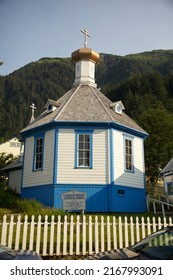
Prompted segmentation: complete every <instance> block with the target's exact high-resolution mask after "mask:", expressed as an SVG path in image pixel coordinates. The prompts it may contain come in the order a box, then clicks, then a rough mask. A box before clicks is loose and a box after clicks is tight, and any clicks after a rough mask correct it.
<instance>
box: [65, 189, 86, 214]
mask: <svg viewBox="0 0 173 280" xmlns="http://www.w3.org/2000/svg"><path fill="white" fill-rule="evenodd" d="M62 200H63V209H64V210H85V208H86V193H85V192H78V191H76V190H72V191H70V192H65V193H63V194H62Z"/></svg>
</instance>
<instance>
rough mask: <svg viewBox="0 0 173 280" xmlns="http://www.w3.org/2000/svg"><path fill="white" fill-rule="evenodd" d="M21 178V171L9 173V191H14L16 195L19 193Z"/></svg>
mask: <svg viewBox="0 0 173 280" xmlns="http://www.w3.org/2000/svg"><path fill="white" fill-rule="evenodd" d="M21 178H22V169H20V170H11V171H10V172H9V178H8V185H9V187H10V189H12V190H14V191H15V192H16V193H19V194H20V193H21V188H20V186H21Z"/></svg>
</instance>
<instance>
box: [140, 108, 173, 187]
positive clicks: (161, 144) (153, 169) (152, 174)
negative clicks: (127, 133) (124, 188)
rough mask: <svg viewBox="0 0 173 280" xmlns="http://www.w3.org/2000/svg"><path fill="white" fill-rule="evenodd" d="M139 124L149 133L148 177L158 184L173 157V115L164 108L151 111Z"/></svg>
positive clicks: (146, 155) (146, 144)
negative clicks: (163, 170) (165, 167)
mask: <svg viewBox="0 0 173 280" xmlns="http://www.w3.org/2000/svg"><path fill="white" fill-rule="evenodd" d="M138 123H139V124H140V125H141V126H142V127H143V128H144V129H145V130H146V131H147V132H148V133H149V136H148V138H147V139H146V140H145V164H146V175H148V176H149V178H150V181H151V183H156V182H157V180H158V178H159V175H160V171H161V169H162V168H163V167H164V166H165V165H166V164H167V162H168V161H169V160H170V159H171V158H172V156H173V129H172V128H173V115H172V113H169V112H167V111H166V110H165V109H163V108H156V109H149V110H148V111H146V112H144V113H143V114H142V115H141V116H140V117H139V119H138Z"/></svg>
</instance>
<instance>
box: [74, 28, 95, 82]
mask: <svg viewBox="0 0 173 280" xmlns="http://www.w3.org/2000/svg"><path fill="white" fill-rule="evenodd" d="M81 31H82V32H83V33H84V34H85V43H84V48H81V49H79V50H77V51H75V52H73V53H72V61H73V63H74V64H75V80H74V86H77V85H79V84H84V85H91V86H94V87H96V86H97V85H96V83H95V65H96V64H97V63H98V61H99V54H98V53H97V52H95V51H93V50H92V49H89V48H87V36H89V37H90V35H89V34H88V32H87V30H81Z"/></svg>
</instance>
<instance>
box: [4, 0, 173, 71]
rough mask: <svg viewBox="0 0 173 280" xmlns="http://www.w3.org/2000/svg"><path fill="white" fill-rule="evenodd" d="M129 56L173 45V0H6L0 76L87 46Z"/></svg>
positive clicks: (98, 50) (64, 55)
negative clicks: (87, 33) (86, 30)
mask: <svg viewBox="0 0 173 280" xmlns="http://www.w3.org/2000/svg"><path fill="white" fill-rule="evenodd" d="M81 29H88V31H89V33H90V35H91V38H89V40H88V47H89V48H92V49H94V50H95V51H97V52H103V53H111V54H116V55H126V54H131V53H139V52H143V51H151V50H154V49H173V0H0V61H3V63H4V64H3V65H2V66H0V75H7V74H9V73H11V72H13V71H14V70H17V69H19V68H20V67H22V66H24V65H26V64H28V63H30V62H33V61H36V60H39V59H40V58H42V57H70V56H71V53H72V52H73V51H74V50H77V49H78V48H81V47H83V43H84V36H83V34H82V33H81V32H80V30H81Z"/></svg>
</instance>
